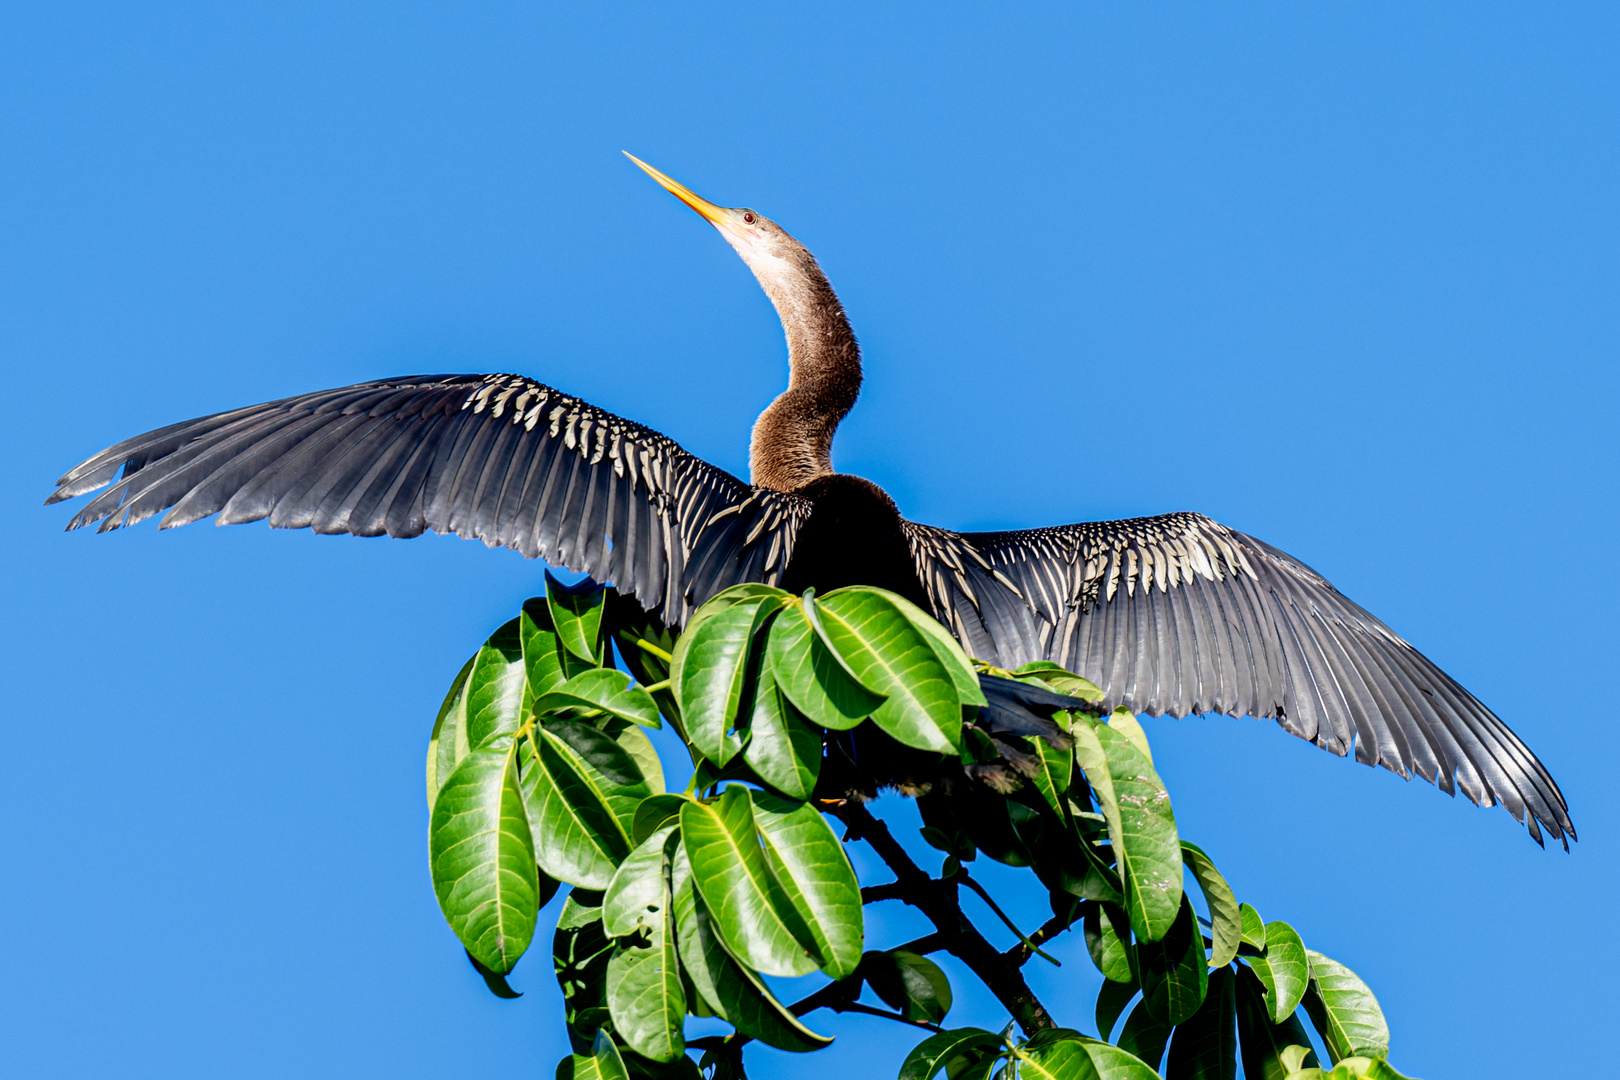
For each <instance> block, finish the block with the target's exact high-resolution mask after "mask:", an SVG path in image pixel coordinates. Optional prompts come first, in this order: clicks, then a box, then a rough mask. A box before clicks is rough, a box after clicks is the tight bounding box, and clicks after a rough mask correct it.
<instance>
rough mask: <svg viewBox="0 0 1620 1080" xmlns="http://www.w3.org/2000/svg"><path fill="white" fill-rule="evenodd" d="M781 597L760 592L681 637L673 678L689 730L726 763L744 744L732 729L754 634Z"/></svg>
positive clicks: (701, 748) (703, 749)
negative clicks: (764, 594) (767, 595)
mask: <svg viewBox="0 0 1620 1080" xmlns="http://www.w3.org/2000/svg"><path fill="white" fill-rule="evenodd" d="M779 606H780V602H779V601H777V600H775V599H774V598H771V597H756V598H753V599H748V600H742V601H739V602H737V603H735V604H731V605H730V606H728V607H725V608H723V609H721V610H719V611H716V612H714V613H713V614H711V615H710V616H709V617H708V618H706V619H705V620H703V622H701V623H698V624H697V625H696V626H695V627H693V628H691V629H688V630H687V632H686V633H685V634H683V635H682V637H681V643H682V644H684V645H685V646H686V647H685V648H684V649H682V650H680V653H679V655H678V656H677V657H676V661H677V666H676V668H675V672H674V676H673V681H674V684H675V689H676V697H677V698H678V699H679V701H680V705H681V719H682V721H683V722H684V723H685V724H686V735H687V738H689V739H690V740H691V741H692V745H693V746H695V747H697V749H698V752H699V753H700V754H702V755H703V756H704V757H706V758H708V759H709V760H710V761H712V762H714V763H715V764H716V765H724V764H725V763H726V762H728V761H730V760H731V759H732V757H733V756H735V755H736V753H737V752H738V751H739V750H741V749H742V740H741V739H740V738H739V737H738V736H737V735H736V734H734V733H733V731H732V728H733V727H734V726H735V725H736V724H737V720H738V715H737V714H738V712H739V711H740V707H741V704H742V698H743V687H744V683H745V682H746V676H747V674H748V667H749V664H748V653H749V650H750V648H752V647H753V644H754V636H755V634H757V633H758V631H759V629H760V627H762V626H763V625H764V624H765V622H766V620H767V619H769V617H770V616H771V615H772V614H773V613H774V612H775V611H776V610H777V608H778V607H779Z"/></svg>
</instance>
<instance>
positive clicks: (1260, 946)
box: [1238, 904, 1266, 952]
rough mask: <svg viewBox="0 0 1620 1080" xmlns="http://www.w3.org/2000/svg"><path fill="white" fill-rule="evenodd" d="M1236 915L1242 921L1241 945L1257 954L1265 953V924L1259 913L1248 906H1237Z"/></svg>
mask: <svg viewBox="0 0 1620 1080" xmlns="http://www.w3.org/2000/svg"><path fill="white" fill-rule="evenodd" d="M1238 913H1239V915H1240V916H1241V918H1242V920H1243V944H1245V945H1247V946H1249V947H1250V948H1251V949H1254V950H1256V951H1258V952H1265V951H1266V924H1265V922H1264V921H1262V920H1261V918H1260V913H1259V912H1258V911H1256V910H1254V908H1253V907H1252V906H1250V905H1249V904H1239V905H1238Z"/></svg>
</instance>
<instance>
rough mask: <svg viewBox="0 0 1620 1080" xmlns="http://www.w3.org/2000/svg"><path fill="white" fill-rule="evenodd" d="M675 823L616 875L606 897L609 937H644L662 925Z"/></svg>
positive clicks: (604, 922) (631, 857) (605, 927)
mask: <svg viewBox="0 0 1620 1080" xmlns="http://www.w3.org/2000/svg"><path fill="white" fill-rule="evenodd" d="M674 835H675V824H674V823H673V822H671V823H669V824H666V825H664V826H663V827H662V828H660V829H658V831H657V832H654V833H653V834H652V835H651V836H649V837H647V839H645V840H643V841H642V842H641V843H640V844H638V845H637V846H636V849H635V850H634V851H632V852H631V853H630V854H629V855H628V856H627V857H626V858H625V860H624V861H623V862H622V863H620V864H619V868H618V870H616V871H614V874H613V880H612V881H610V882H608V886H607V889H606V891H604V892H603V893H602V930H603V932H604V933H606V934H607V936H608V937H615V938H617V937H624V936H626V935H628V934H638V933H639V934H644V933H647V932H649V931H651V930H653V929H655V928H656V927H657V926H658V925H660V924H662V922H663V920H664V917H665V915H667V914H668V910H667V909H668V907H669V904H668V898H667V897H666V896H665V895H664V894H665V891H666V885H665V881H664V877H665V875H666V872H667V870H668V867H669V852H668V851H667V849H668V848H669V847H670V846H671V845H670V842H669V841H670V838H671V837H672V836H674Z"/></svg>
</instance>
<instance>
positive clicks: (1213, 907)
mask: <svg viewBox="0 0 1620 1080" xmlns="http://www.w3.org/2000/svg"><path fill="white" fill-rule="evenodd" d="M1181 858H1182V861H1183V862H1185V863H1186V865H1187V869H1189V870H1191V871H1192V876H1193V880H1194V881H1196V882H1198V887H1199V888H1200V889H1202V890H1203V893H1204V903H1206V904H1208V905H1209V925H1210V940H1211V941H1213V942H1214V947H1213V948H1212V949H1210V955H1209V966H1210V967H1211V968H1223V967H1225V966H1226V965H1227V964H1230V963H1231V962H1232V961H1233V959H1235V958H1236V957H1237V952H1238V946H1239V945H1240V944H1242V941H1243V918H1242V915H1241V914H1240V913H1239V910H1238V902H1237V897H1236V896H1234V895H1232V887H1231V886H1230V885H1228V884H1227V883H1226V879H1225V878H1223V877H1222V876H1221V874H1220V871H1218V870H1216V869H1215V863H1214V862H1213V861H1211V860H1210V857H1209V856H1208V855H1206V854H1204V849H1203V848H1201V847H1199V846H1198V845H1197V844H1193V843H1189V842H1187V841H1186V840H1183V841H1182V842H1181Z"/></svg>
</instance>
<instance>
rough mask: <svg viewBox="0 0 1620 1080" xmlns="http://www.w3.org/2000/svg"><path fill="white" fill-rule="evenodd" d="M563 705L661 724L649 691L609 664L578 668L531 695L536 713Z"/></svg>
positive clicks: (630, 719) (648, 723) (646, 725)
mask: <svg viewBox="0 0 1620 1080" xmlns="http://www.w3.org/2000/svg"><path fill="white" fill-rule="evenodd" d="M564 709H584V710H587V711H589V710H594V711H597V712H605V713H609V714H610V715H613V716H617V717H619V718H621V719H624V720H629V721H630V722H631V723H634V724H640V725H641V726H642V727H649V728H656V727H661V726H662V725H663V721H661V720H660V719H659V718H658V704H657V702H655V701H653V699H652V695H651V694H649V693H647V691H645V690H643V689H642V688H641V687H639V686H633V685H631V683H630V676H628V675H626V674H625V673H624V672H622V671H614V670H613V669H612V668H591V669H590V670H588V671H582V672H580V673H579V674H578V675H575V676H574V677H573V678H571V679H569V680H568V681H567V682H565V683H563V684H562V685H561V686H559V687H557V688H556V689H554V690H548V691H546V692H545V693H543V694H541V695H539V696H538V697H536V698H535V699H534V711H535V712H536V713H539V714H540V715H542V716H543V715H545V714H547V713H553V712H561V711H562V710H564Z"/></svg>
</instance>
